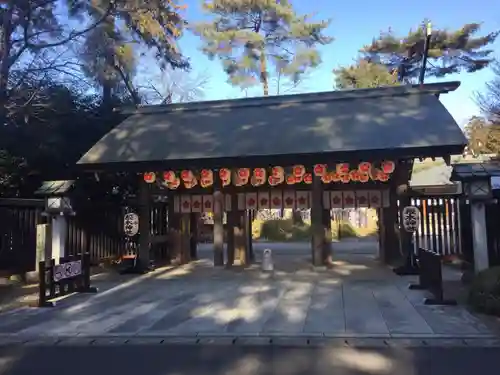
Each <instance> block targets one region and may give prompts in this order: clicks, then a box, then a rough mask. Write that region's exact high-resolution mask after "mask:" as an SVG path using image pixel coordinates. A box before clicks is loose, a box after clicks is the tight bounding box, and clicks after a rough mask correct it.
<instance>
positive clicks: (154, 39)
mask: <svg viewBox="0 0 500 375" xmlns="http://www.w3.org/2000/svg"><path fill="white" fill-rule="evenodd" d="M72 1H73V2H75V0H72ZM77 2H78V1H77ZM78 3H80V2H78ZM84 3H87V2H84ZM138 3H139V4H138ZM110 6H112V10H111V11H109V14H108V15H107V16H106V17H104V19H103V20H102V21H100V22H99V19H101V18H102V17H103V15H104V14H105V11H106V9H108V8H109V7H110ZM75 9H78V11H73V13H74V16H76V17H79V16H81V13H82V12H83V11H85V12H86V13H87V14H88V15H89V16H90V17H92V19H94V22H95V23H96V27H94V28H93V29H91V30H90V31H89V32H88V33H87V34H86V39H85V43H84V44H83V47H82V48H81V49H80V51H79V56H80V58H81V59H82V61H83V62H84V65H83V67H82V69H83V71H84V72H85V74H86V75H87V76H88V77H91V78H92V79H93V80H94V81H95V82H96V83H97V84H98V86H101V87H103V88H104V92H103V93H104V96H107V97H106V98H105V99H106V100H109V95H110V94H111V92H120V91H121V92H123V91H128V92H129V94H130V95H131V96H132V98H133V99H134V101H135V102H136V103H137V102H139V101H140V98H139V95H138V92H137V89H136V88H135V87H134V85H133V83H132V81H133V77H134V75H135V73H136V67H137V64H138V61H137V60H138V54H139V52H140V48H141V46H143V47H146V48H148V49H154V50H155V51H156V59H157V62H158V63H159V64H160V67H161V68H162V69H164V68H166V67H169V66H171V67H174V68H183V69H184V68H188V67H189V63H188V61H187V60H186V59H185V58H184V57H183V56H182V55H181V54H180V51H179V50H178V48H177V46H176V39H177V38H178V37H180V36H181V35H182V29H183V20H182V18H181V16H180V13H179V11H180V10H181V7H180V6H179V5H178V4H177V2H176V1H173V0H163V1H153V2H152V1H136V0H123V1H118V2H116V1H115V5H114V6H113V5H112V2H111V1H110V0H94V1H93V2H92V3H91V4H82V5H81V6H80V7H77V8H75Z"/></svg>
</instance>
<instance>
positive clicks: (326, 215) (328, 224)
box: [322, 209, 333, 265]
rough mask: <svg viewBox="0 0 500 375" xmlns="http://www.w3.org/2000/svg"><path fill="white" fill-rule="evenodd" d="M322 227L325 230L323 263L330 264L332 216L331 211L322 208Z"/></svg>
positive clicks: (331, 260)
mask: <svg viewBox="0 0 500 375" xmlns="http://www.w3.org/2000/svg"><path fill="white" fill-rule="evenodd" d="M323 228H324V231H325V243H324V244H323V257H322V259H323V263H324V264H326V265H331V264H332V263H333V259H332V216H331V211H330V210H329V209H328V210H325V209H324V210H323Z"/></svg>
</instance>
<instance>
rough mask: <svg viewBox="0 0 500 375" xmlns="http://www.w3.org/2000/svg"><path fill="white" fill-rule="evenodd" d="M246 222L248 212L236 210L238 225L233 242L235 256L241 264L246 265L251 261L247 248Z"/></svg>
mask: <svg viewBox="0 0 500 375" xmlns="http://www.w3.org/2000/svg"><path fill="white" fill-rule="evenodd" d="M248 222H249V220H248V213H247V212H246V211H238V223H237V224H238V226H237V227H236V228H235V235H234V236H235V239H234V242H235V244H236V256H237V257H238V259H239V260H240V265H242V266H248V265H249V264H250V263H251V258H250V252H249V250H248V244H249V241H248V235H247V233H248V231H247V228H248V225H247V224H248ZM250 243H251V241H250Z"/></svg>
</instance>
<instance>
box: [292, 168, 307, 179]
mask: <svg viewBox="0 0 500 375" xmlns="http://www.w3.org/2000/svg"><path fill="white" fill-rule="evenodd" d="M292 169H293V175H294V176H295V177H303V176H304V174H305V173H306V167H304V166H303V165H295V166H294V167H293V168H292Z"/></svg>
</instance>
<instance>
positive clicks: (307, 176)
mask: <svg viewBox="0 0 500 375" xmlns="http://www.w3.org/2000/svg"><path fill="white" fill-rule="evenodd" d="M312 182H313V176H312V174H311V173H306V174H305V175H304V183H306V184H308V185H309V184H312Z"/></svg>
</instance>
